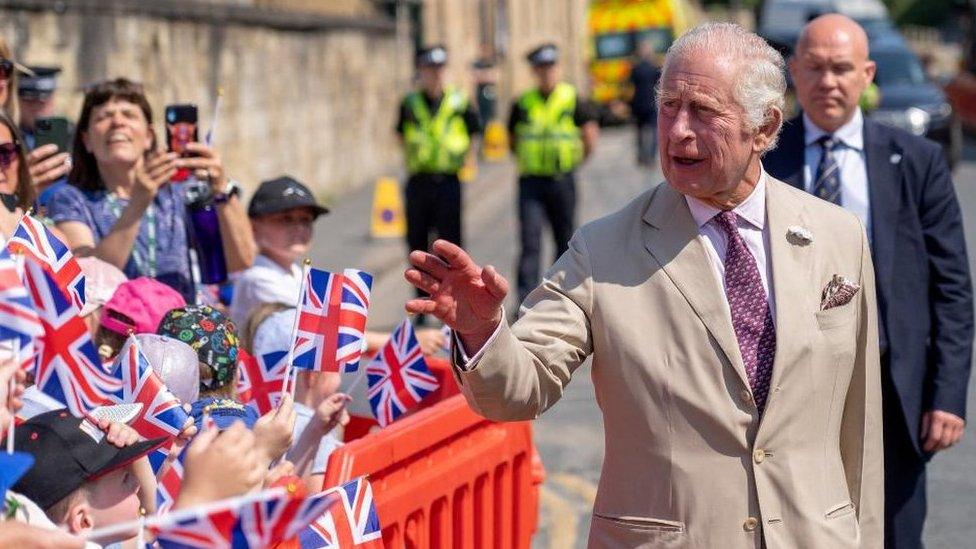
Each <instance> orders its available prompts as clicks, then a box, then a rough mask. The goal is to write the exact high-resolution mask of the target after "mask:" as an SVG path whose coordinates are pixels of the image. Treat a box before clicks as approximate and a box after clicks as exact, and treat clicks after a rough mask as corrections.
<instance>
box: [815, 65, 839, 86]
mask: <svg viewBox="0 0 976 549" xmlns="http://www.w3.org/2000/svg"><path fill="white" fill-rule="evenodd" d="M817 83H818V84H819V85H820V88H821V89H825V90H832V89H834V87H835V86H836V85H837V78H836V77H835V76H834V71H832V70H829V69H827V70H825V71H823V73H821V74H820V80H819V81H818V82H817Z"/></svg>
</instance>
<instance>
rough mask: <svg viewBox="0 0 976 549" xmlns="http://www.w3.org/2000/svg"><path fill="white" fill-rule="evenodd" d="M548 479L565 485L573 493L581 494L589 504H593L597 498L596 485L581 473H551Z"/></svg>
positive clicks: (562, 485)
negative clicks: (580, 474)
mask: <svg viewBox="0 0 976 549" xmlns="http://www.w3.org/2000/svg"><path fill="white" fill-rule="evenodd" d="M547 480H548V482H552V483H553V484H557V485H559V486H561V487H563V488H564V489H566V490H567V491H568V492H570V493H571V494H574V495H577V496H579V497H580V498H582V499H583V501H585V502H586V503H587V504H588V505H593V502H594V501H595V500H596V485H595V484H593V483H592V482H590V481H588V480H586V479H585V478H583V477H581V476H579V475H573V474H570V473H553V474H552V475H549V478H548V479H547Z"/></svg>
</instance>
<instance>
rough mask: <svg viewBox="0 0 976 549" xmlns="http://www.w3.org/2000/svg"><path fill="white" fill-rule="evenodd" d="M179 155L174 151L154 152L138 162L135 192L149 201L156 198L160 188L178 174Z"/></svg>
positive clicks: (133, 190)
mask: <svg viewBox="0 0 976 549" xmlns="http://www.w3.org/2000/svg"><path fill="white" fill-rule="evenodd" d="M178 159H179V155H177V154H176V153H172V152H154V153H151V154H150V155H149V156H148V157H147V158H146V159H143V160H140V161H139V162H138V163H137V164H136V168H135V172H136V184H135V186H134V187H133V189H132V192H133V194H134V195H135V194H142V195H143V196H144V197H145V198H147V199H148V200H149V201H152V199H153V198H155V196H156V193H157V192H159V188H160V187H162V186H163V185H164V184H166V183H168V182H169V180H170V179H172V178H173V176H174V175H175V174H176V168H177V165H176V161H177V160H178Z"/></svg>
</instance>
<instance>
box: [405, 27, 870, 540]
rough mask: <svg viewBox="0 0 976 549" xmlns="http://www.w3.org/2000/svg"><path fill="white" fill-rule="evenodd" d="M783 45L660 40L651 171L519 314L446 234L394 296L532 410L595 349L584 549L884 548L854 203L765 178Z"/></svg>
mask: <svg viewBox="0 0 976 549" xmlns="http://www.w3.org/2000/svg"><path fill="white" fill-rule="evenodd" d="M785 87H786V84H785V80H784V72H783V59H782V57H781V56H780V55H779V54H778V53H777V52H776V51H775V50H773V49H772V48H770V47H769V46H768V45H767V44H766V43H765V42H764V41H763V40H762V39H760V38H759V37H758V36H756V35H754V34H751V33H748V32H746V31H744V30H742V29H741V28H739V27H737V26H735V25H731V24H716V23H713V24H707V25H703V26H701V27H698V28H696V29H693V30H692V31H690V32H689V33H687V34H686V35H684V36H683V37H681V38H680V39H678V40H677V41H676V42H675V43H674V45H673V46H672V47H671V49H670V51H669V52H668V56H667V59H666V61H665V64H664V68H663V74H662V77H661V83H660V89H659V92H658V103H659V113H660V115H659V126H658V135H659V138H660V139H659V142H660V147H659V152H660V155H661V166H662V169H663V172H664V176H665V180H666V181H665V182H664V183H663V184H661V185H658V186H657V187H655V188H653V189H651V190H649V191H647V192H645V193H643V194H641V195H640V196H638V197H637V198H636V199H634V200H633V201H632V202H631V203H630V204H628V205H627V206H625V207H624V208H623V209H622V210H620V211H618V212H616V213H614V214H611V215H609V216H607V217H604V218H602V219H598V220H596V221H594V222H592V223H590V224H588V225H586V226H584V227H582V228H581V229H580V230H579V231H577V233H576V235H575V236H574V237H573V239H572V242H571V243H570V247H569V250H568V251H567V252H566V253H565V254H564V255H563V256H562V257H561V258H560V259H559V261H558V262H557V263H556V264H555V265H554V266H553V267H552V269H551V270H550V272H549V273H548V275H547V277H546V279H545V280H544V281H543V283H542V285H541V286H540V287H539V288H537V289H536V290H534V291H533V292H532V293H531V294H530V295H529V296H528V298H527V299H526V301H525V303H524V304H523V310H522V312H523V316H522V318H521V319H520V320H519V321H518V322H516V323H515V324H514V325H513V326H511V327H509V326H508V325H507V323H506V322H505V321H504V312H503V310H502V307H501V304H502V301H503V299H504V297H505V295H506V294H507V292H508V282H507V281H506V280H505V279H504V278H503V277H502V276H501V275H499V274H498V272H497V271H496V270H495V269H493V268H492V267H490V266H488V267H485V268H483V269H482V268H481V267H479V266H478V265H476V264H475V263H474V261H473V260H472V259H471V258H470V257H469V256H468V255H467V254H466V253H465V252H464V251H463V250H461V249H460V248H458V247H456V246H454V245H452V244H449V243H447V242H444V241H438V242H436V243H435V244H434V247H433V254H429V253H425V252H421V251H414V252H413V253H412V254H411V256H410V260H411V263H412V265H413V268H411V269H409V270H408V271H407V272H406V278H407V280H408V281H409V282H411V283H412V284H414V285H415V286H417V287H419V288H421V289H423V290H425V291H427V292H428V293H429V294H430V297H429V298H426V299H416V300H412V301H410V302H408V303H407V310H408V311H410V312H414V313H427V314H433V315H435V316H437V317H438V318H440V319H441V320H443V321H444V322H445V323H446V324H448V325H449V326H451V328H453V329H454V333H455V336H456V342H455V343H456V345H455V351H454V356H455V366H456V374H457V379H458V382H459V383H460V385H461V388H462V391H463V392H464V395H465V397H466V398H467V399H468V402H469V403H470V405H471V407H472V408H474V409H475V410H476V411H478V412H479V413H481V414H482V415H484V416H486V417H488V418H491V419H496V420H501V421H514V420H526V419H533V418H535V417H538V416H539V414H541V413H542V412H544V411H545V410H546V409H548V408H549V407H550V406H552V405H553V404H554V403H555V402H556V401H557V400H558V399H559V397H560V395H561V394H562V391H563V389H564V388H565V386H566V384H567V383H569V381H570V378H571V377H572V375H573V372H574V371H575V370H576V369H577V368H578V367H579V366H580V365H581V364H582V363H583V361H584V360H585V359H586V358H587V357H589V356H592V357H593V371H592V376H593V382H594V387H595V390H596V398H597V402H598V404H599V406H600V409H601V410H602V412H603V420H604V421H603V423H604V426H605V430H606V457H605V460H604V464H603V471H602V475H601V478H600V485H599V491H598V493H597V497H596V502H595V503H594V508H593V521H592V526H591V529H590V539H589V542H590V546H591V547H703V548H722V549H725V548H740V547H741V548H746V547H750V548H760V547H768V548H770V549H772V548H784V549H787V548H788V549H794V548H806V547H810V548H825V549H838V548H854V547H881V545H882V537H883V524H882V522H883V509H882V508H883V480H882V479H883V463H882V446H881V401H880V396H881V394H880V374H879V365H878V344H877V341H878V339H877V326H876V318H875V316H876V306H875V293H874V274H873V270H872V265H871V255H870V253H869V251H868V243H867V239H866V237H865V232H864V228H863V227H862V226H861V224H860V221H859V220H858V218H857V217H855V216H854V215H853V214H850V213H848V212H845V211H844V210H843V209H841V208H838V207H836V206H834V205H832V204H830V203H828V202H825V201H822V200H820V199H818V198H815V197H812V196H810V195H808V194H805V193H803V192H801V191H798V190H796V189H793V188H792V187H789V186H788V185H786V184H784V183H781V182H780V181H777V180H775V179H773V178H772V177H770V176H769V175H767V174H766V173H765V172H764V170H763V168H762V162H761V156H762V154H763V153H764V152H765V151H767V150H769V149H770V148H772V147H773V146H774V144H775V141H776V136H777V134H778V132H779V129H780V126H781V124H782V119H783V115H782V105H783V92H784V90H785Z"/></svg>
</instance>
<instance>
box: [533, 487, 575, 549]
mask: <svg viewBox="0 0 976 549" xmlns="http://www.w3.org/2000/svg"><path fill="white" fill-rule="evenodd" d="M539 503H541V504H542V509H543V510H544V512H543V513H542V520H543V523H542V524H541V525H540V526H541V527H542V528H541V529H543V530H545V531H546V533H547V534H548V536H547V537H548V541H549V544H548V545H549V549H564V548H566V547H575V546H576V527H577V525H578V524H579V518H578V517H577V516H576V510H575V509H573V505H572V504H571V503H570V502H569V500H567V499H565V498H562V497H560V496H559V495H557V494H556V493H555V492H554V491H552V490H550V489H549V488H547V487H546V486H545V485H543V486H542V490H540V491H539Z"/></svg>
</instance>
